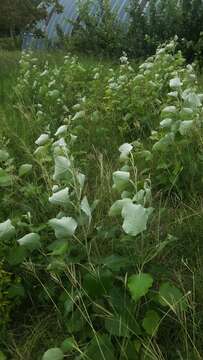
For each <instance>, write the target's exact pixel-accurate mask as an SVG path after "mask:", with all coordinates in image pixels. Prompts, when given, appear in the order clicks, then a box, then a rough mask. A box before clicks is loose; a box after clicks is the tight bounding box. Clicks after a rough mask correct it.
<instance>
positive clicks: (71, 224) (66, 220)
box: [49, 216, 77, 240]
mask: <svg viewBox="0 0 203 360" xmlns="http://www.w3.org/2000/svg"><path fill="white" fill-rule="evenodd" d="M49 225H50V226H51V227H52V229H53V230H54V232H55V236H56V238H57V239H59V240H61V239H66V238H68V237H70V236H73V235H74V233H75V230H76V228H77V222H76V221H75V220H74V219H73V218H72V217H65V216H64V217H62V218H61V219H57V218H55V219H51V220H49Z"/></svg>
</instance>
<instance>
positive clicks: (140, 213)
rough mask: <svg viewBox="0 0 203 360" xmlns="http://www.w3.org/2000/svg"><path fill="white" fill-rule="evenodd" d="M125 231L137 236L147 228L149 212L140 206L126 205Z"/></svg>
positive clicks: (124, 212) (124, 215) (124, 209)
mask: <svg viewBox="0 0 203 360" xmlns="http://www.w3.org/2000/svg"><path fill="white" fill-rule="evenodd" d="M122 217H123V218H124V222H123V226H122V228H123V230H124V232H125V233H126V234H128V235H132V236H137V235H138V234H140V233H142V232H143V231H144V230H146V228H147V221H148V217H149V211H148V210H147V209H145V208H144V207H143V206H142V205H140V204H130V203H129V204H126V205H125V206H124V207H123V210H122Z"/></svg>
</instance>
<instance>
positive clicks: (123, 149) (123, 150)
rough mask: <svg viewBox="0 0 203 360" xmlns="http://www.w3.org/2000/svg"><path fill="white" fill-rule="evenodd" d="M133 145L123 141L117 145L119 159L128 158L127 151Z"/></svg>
mask: <svg viewBox="0 0 203 360" xmlns="http://www.w3.org/2000/svg"><path fill="white" fill-rule="evenodd" d="M132 149H133V146H132V145H131V144H129V143H125V144H123V145H121V146H120V147H119V151H120V153H121V155H120V159H121V160H126V159H127V158H128V155H129V153H130V152H131V151H132Z"/></svg>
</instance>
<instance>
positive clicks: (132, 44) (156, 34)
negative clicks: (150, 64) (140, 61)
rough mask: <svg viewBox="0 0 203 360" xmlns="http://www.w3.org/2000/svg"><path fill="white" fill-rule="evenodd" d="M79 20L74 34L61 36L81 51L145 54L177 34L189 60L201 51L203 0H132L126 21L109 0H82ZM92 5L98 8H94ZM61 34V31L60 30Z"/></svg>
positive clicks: (68, 43) (139, 55)
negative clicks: (113, 9) (120, 19)
mask: <svg viewBox="0 0 203 360" xmlns="http://www.w3.org/2000/svg"><path fill="white" fill-rule="evenodd" d="M78 3H79V20H80V21H79V20H77V21H76V22H75V24H74V25H75V27H74V31H73V34H72V36H71V37H69V36H68V37H65V39H64V36H61V37H60V41H59V43H60V42H61V41H62V40H63V42H64V40H65V43H66V44H67V45H68V47H69V48H73V49H77V50H79V51H82V52H90V51H91V52H94V53H96V54H98V53H103V54H106V55H107V54H110V55H112V54H114V55H117V54H118V53H121V52H122V51H123V50H125V51H126V52H127V53H128V54H129V55H130V56H133V57H136V58H138V57H146V56H148V55H150V54H151V53H154V51H155V49H156V47H157V46H158V45H159V44H161V43H163V42H164V41H166V40H169V39H172V38H173V37H174V36H175V35H178V37H179V39H180V43H179V46H180V47H181V49H182V50H183V51H184V54H185V56H186V57H187V59H188V60H190V61H191V60H192V59H193V58H194V56H195V54H197V53H198V55H199V58H201V55H202V44H201V42H199V38H200V35H201V33H202V31H203V2H202V0H181V1H176V0H160V1H157V0H150V1H149V2H148V5H147V7H146V8H145V6H144V5H145V4H146V3H147V1H143V2H140V1H138V0H131V1H130V2H129V5H128V6H127V8H126V11H127V13H128V21H127V23H121V22H119V21H118V18H117V13H116V10H115V11H114V12H112V11H110V2H109V0H97V1H96V4H95V1H91V0H86V1H79V2H78ZM92 7H94V9H95V8H96V9H97V10H96V11H94V12H92ZM59 35H62V33H61V31H60V32H59Z"/></svg>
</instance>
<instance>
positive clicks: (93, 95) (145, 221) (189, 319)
mask: <svg viewBox="0 0 203 360" xmlns="http://www.w3.org/2000/svg"><path fill="white" fill-rule="evenodd" d="M14 100H15V111H16V112H18V114H19V119H18V121H19V122H20V124H21V125H20V137H18V136H17V131H18V126H19V125H18V123H17V122H16V124H15V126H16V129H15V131H13V132H9V131H7V129H8V128H7V126H8V121H9V119H6V122H5V123H4V124H5V125H4V126H2V129H1V150H0V162H1V168H0V188H1V194H0V196H1V204H2V206H1V212H0V214H1V222H0V254H1V258H2V263H1V266H0V286H1V287H2V289H3V292H2V295H3V297H2V298H0V312H2V313H3V314H4V317H3V331H2V334H1V340H0V344H1V350H2V351H3V352H4V353H5V354H6V355H8V358H12V359H18V358H19V357H18V354H19V351H16V352H15V348H14V345H13V344H14V342H11V344H12V345H10V341H11V340H10V337H9V334H10V332H11V331H12V330H13V331H14V327H15V326H17V325H16V323H14V324H12V322H13V321H18V320H16V319H21V321H22V314H23V313H24V315H23V318H24V320H23V322H24V324H25V326H26V324H27V323H26V322H27V321H28V323H29V321H30V314H32V315H33V313H34V311H36V310H34V309H37V312H38V313H39V314H40V316H41V314H42V313H46V315H47V316H49V314H50V313H51V314H55V316H56V318H57V321H55V323H54V327H53V328H51V326H50V324H48V325H46V326H47V328H48V329H49V327H50V333H51V336H50V335H49V337H48V340H47V339H46V341H45V342H44V343H43V344H41V346H39V347H38V349H37V352H36V348H34V349H33V348H32V347H31V349H30V350H29V351H30V352H29V355H28V352H26V356H25V358H27V359H36V360H37V359H43V360H56V359H59V360H62V359H64V358H66V357H68V358H70V359H89V360H95V359H98V360H99V359H102V360H104V359H108V360H109V359H112V360H114V359H119V360H124V359H129V360H131V359H132V360H135V359H143V360H144V359H151V360H152V359H163V358H164V359H169V360H175V359H177V360H178V359H187V360H192V359H194V360H196V359H201V353H202V335H201V331H200V329H201V325H202V321H203V319H202V295H201V294H202V292H201V286H200V285H196V282H197V283H198V284H201V282H202V273H201V271H200V270H198V268H196V267H198V265H196V263H195V265H194V263H191V261H190V260H191V259H190V256H191V254H192V253H193V255H192V256H194V257H196V249H197V247H199V243H198V240H195V241H196V243H195V244H194V239H195V236H196V237H198V235H197V234H196V235H195V232H194V233H193V236H194V238H192V243H193V245H192V246H195V250H194V249H193V250H192V251H193V252H192V251H191V252H190V250H189V258H188V259H185V258H184V256H183V252H182V250H181V249H180V247H179V246H180V245H179V244H180V243H181V241H183V242H184V241H185V233H184V234H182V228H180V226H181V224H182V222H183V224H184V225H185V223H184V221H185V218H189V217H190V216H192V217H193V222H196V223H197V222H198V219H199V216H200V212H201V210H199V207H198V205H197V204H196V203H198V201H199V200H197V199H198V198H199V193H198V192H200V191H202V181H201V179H202V141H201V140H202V135H203V126H202V124H203V119H202V100H203V96H202V94H201V93H200V92H199V89H198V84H197V78H196V75H195V68H194V66H193V65H189V66H188V65H186V62H185V59H184V58H183V56H182V54H181V52H180V51H178V50H177V42H176V39H175V40H172V41H171V42H169V43H166V44H164V45H163V46H161V47H159V48H158V49H157V51H156V53H155V55H154V56H152V57H150V58H148V59H147V60H146V61H145V62H144V63H143V64H141V65H140V66H139V68H137V67H136V68H134V67H133V66H132V64H130V62H129V60H128V58H127V56H126V54H123V55H122V57H121V58H120V65H119V66H118V67H117V66H116V67H114V66H109V65H105V66H104V65H102V64H100V65H98V66H96V67H95V65H94V64H91V63H89V64H88V65H85V64H84V63H81V62H80V61H79V60H78V59H77V58H76V57H73V56H71V55H67V56H65V58H64V61H63V62H62V64H59V65H51V64H49V62H48V61H45V62H44V63H40V61H39V59H38V58H37V57H36V56H35V55H34V54H32V53H23V55H22V58H21V60H20V73H19V77H18V81H17V85H16V89H15V99H14ZM24 132H25V133H26V134H27V137H24ZM13 149H15V150H13ZM174 199H176V202H174ZM181 199H183V200H184V202H185V204H187V205H186V206H185V208H184V210H183V213H181V215H179V217H180V220H179V222H178V221H177V222H176V220H174V217H175V216H174V214H175V211H177V213H176V214H178V210H176V209H175V206H176V205H177V201H179V203H178V204H179V206H181V204H182V203H181ZM194 199H195V200H194ZM193 201H194V203H193ZM194 204H196V206H197V209H198V210H197V211H195V210H194V206H195V205H194ZM188 209H192V215H191V213H190V212H189V210H188ZM186 211H188V212H187V213H186ZM181 219H182V220H181ZM173 222H174V223H173ZM171 223H173V226H171ZM190 225H191V224H190ZM178 226H179V227H178ZM192 228H193V227H192ZM178 229H179V231H178ZM189 229H190V227H188V230H185V232H188V233H189V234H190V233H191V230H189ZM193 229H194V228H193ZM182 237H183V238H182ZM190 241H191V240H190ZM174 251H176V252H177V254H176V259H173V258H174V256H173V255H174ZM198 251H200V250H199V249H198ZM184 254H185V253H184ZM198 261H199V260H198ZM183 268H184V271H183V270H182V269H183ZM185 272H186V275H185ZM195 281H196V282H195ZM21 321H18V322H21ZM32 321H33V322H32V325H31V326H32V329H33V326H34V320H32ZM18 326H19V325H18ZM28 326H30V325H28ZM41 326H43V325H41ZM19 332H20V333H21V330H20V329H18V334H19ZM32 332H33V333H34V330H33V331H32ZM172 334H173V336H172ZM34 336H36V335H34ZM37 336H38V339H39V338H40V337H41V333H39V334H37ZM11 339H12V337H11ZM166 339H167V341H166ZM38 341H40V339H39V340H38ZM26 351H27V350H26ZM0 356H1V353H0ZM2 356H4V355H3V354H2ZM3 358H4V357H3Z"/></svg>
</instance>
